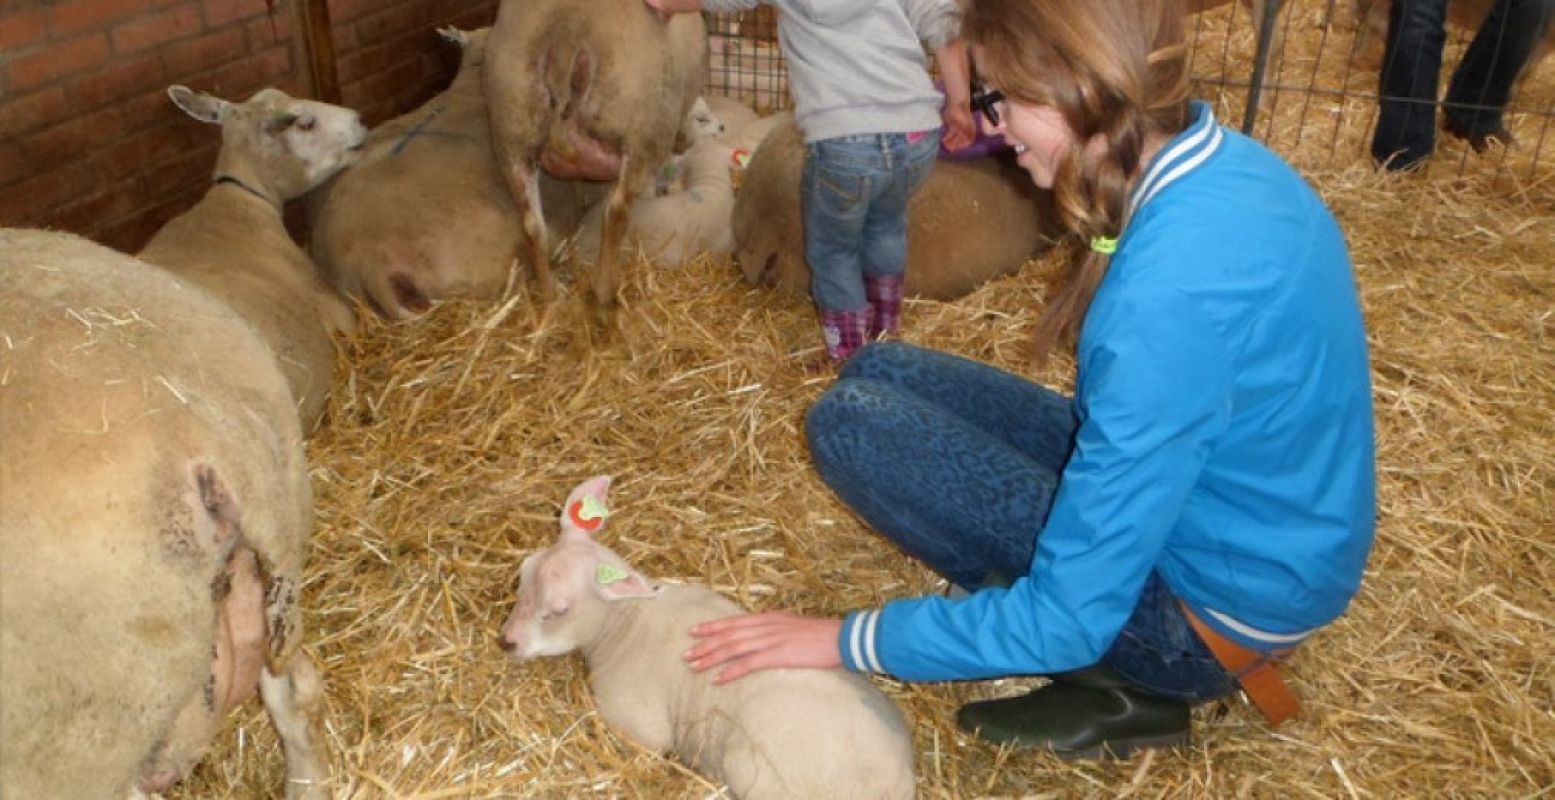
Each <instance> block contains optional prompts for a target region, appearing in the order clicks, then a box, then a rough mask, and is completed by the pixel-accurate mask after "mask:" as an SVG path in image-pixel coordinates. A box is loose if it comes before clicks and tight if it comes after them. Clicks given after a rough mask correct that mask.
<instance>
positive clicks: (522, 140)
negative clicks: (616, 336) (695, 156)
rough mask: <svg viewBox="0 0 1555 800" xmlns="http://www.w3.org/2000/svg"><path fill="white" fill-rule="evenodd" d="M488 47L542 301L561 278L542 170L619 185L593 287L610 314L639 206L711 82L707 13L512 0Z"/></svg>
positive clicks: (602, 1)
mask: <svg viewBox="0 0 1555 800" xmlns="http://www.w3.org/2000/svg"><path fill="white" fill-rule="evenodd" d="M487 50H488V53H487V58H486V65H485V66H486V68H485V91H486V99H487V102H488V106H489V107H488V113H489V114H490V116H491V126H492V135H493V144H494V145H495V149H496V153H497V160H498V163H499V165H500V166H501V169H502V170H503V173H504V175H505V176H506V177H507V180H508V185H509V187H510V188H511V190H512V193H513V196H514V199H515V200H516V202H517V205H518V210H519V217H520V218H521V219H522V220H523V232H524V235H525V237H526V238H527V241H528V247H529V259H528V261H529V264H530V266H531V267H532V268H533V269H534V272H535V280H536V284H537V288H538V292H539V295H540V296H541V297H542V298H549V297H551V296H553V295H554V292H555V281H554V278H553V277H552V275H551V267H550V253H549V251H548V248H547V246H546V234H545V223H544V214H543V209H542V207H541V205H540V202H541V201H540V197H539V176H538V173H539V171H540V170H541V169H544V170H545V171H546V172H548V173H550V174H551V175H553V176H555V177H558V178H564V179H588V180H602V181H613V182H614V186H613V187H612V188H611V191H610V195H609V197H608V199H607V200H606V201H605V202H606V203H607V204H608V205H607V206H606V209H605V216H604V224H603V226H602V230H601V236H600V241H601V244H600V249H599V258H598V260H597V263H596V265H595V267H594V269H593V270H592V273H593V274H592V276H591V281H590V282H591V284H592V285H591V289H592V296H593V300H594V303H595V307H596V309H597V310H598V311H599V312H601V313H602V314H608V312H609V310H610V309H612V308H613V307H614V305H615V302H616V293H617V291H618V290H619V288H620V283H621V276H620V263H619V262H620V258H619V252H618V251H619V249H620V243H621V237H622V235H623V234H624V233H625V232H626V215H627V207H628V205H629V203H630V201H631V199H632V198H633V197H635V196H637V195H638V194H641V193H642V192H643V191H644V190H645V189H647V188H648V187H650V186H651V185H652V182H653V180H654V174H655V172H656V171H657V170H658V168H659V166H660V165H661V164H663V163H664V161H665V160H666V159H667V158H668V157H669V154H670V151H671V150H672V149H673V146H674V143H675V138H676V134H677V132H678V131H679V130H680V127H681V122H682V120H684V119H685V116H686V112H687V111H689V110H690V108H691V105H692V103H693V102H694V101H695V100H696V97H697V95H698V94H700V92H701V89H702V85H703V83H704V82H705V78H706V75H707V32H706V29H705V27H704V25H703V22H702V17H701V15H698V14H679V15H676V16H674V17H673V18H671V19H670V20H668V21H666V20H664V19H662V18H660V17H659V16H658V15H657V14H656V13H654V12H653V11H652V10H650V9H649V8H648V7H647V6H646V5H644V4H643V3H642V2H641V0H503V3H502V5H501V7H500V8H499V10H498V12H497V22H496V25H495V26H494V27H493V29H492V33H491V38H490V40H489V42H488V45H487Z"/></svg>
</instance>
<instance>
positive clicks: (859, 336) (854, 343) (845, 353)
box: [821, 308, 873, 365]
mask: <svg viewBox="0 0 1555 800" xmlns="http://www.w3.org/2000/svg"><path fill="white" fill-rule="evenodd" d="M872 317H873V315H872V314H871V313H870V310H869V309H867V308H864V309H859V310H858V311H822V312H821V337H822V338H823V339H824V340H825V342H826V357H827V358H828V359H830V361H831V362H832V364H834V365H835V364H841V363H842V362H844V361H847V360H848V357H849V356H851V355H853V351H855V350H857V349H859V348H860V347H863V346H864V335H865V334H866V333H867V332H868V329H869V321H870V319H872Z"/></svg>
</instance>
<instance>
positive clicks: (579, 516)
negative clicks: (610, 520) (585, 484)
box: [567, 495, 610, 533]
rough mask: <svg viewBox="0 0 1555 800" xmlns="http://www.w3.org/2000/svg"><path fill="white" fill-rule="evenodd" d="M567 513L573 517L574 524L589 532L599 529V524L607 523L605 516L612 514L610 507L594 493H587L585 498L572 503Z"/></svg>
mask: <svg viewBox="0 0 1555 800" xmlns="http://www.w3.org/2000/svg"><path fill="white" fill-rule="evenodd" d="M567 515H568V516H570V517H572V524H574V525H576V526H578V527H579V528H582V529H583V530H585V531H588V532H589V533H593V532H594V531H597V530H599V526H601V525H603V524H605V517H608V516H610V509H608V508H606V507H605V504H604V503H602V502H600V501H599V498H597V497H594V496H592V495H585V496H584V497H583V499H581V500H578V501H577V502H575V503H573V504H572V507H571V508H569V509H567Z"/></svg>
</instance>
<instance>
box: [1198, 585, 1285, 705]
mask: <svg viewBox="0 0 1555 800" xmlns="http://www.w3.org/2000/svg"><path fill="white" fill-rule="evenodd" d="M1178 604H1179V605H1181V606H1182V612H1183V614H1184V615H1186V616H1187V617H1188V624H1190V625H1192V626H1193V630H1194V632H1195V633H1197V634H1198V635H1199V638H1200V639H1203V640H1204V644H1206V645H1208V646H1209V649H1210V652H1212V653H1214V654H1215V660H1216V661H1219V662H1220V665H1221V666H1222V667H1225V668H1226V672H1229V673H1231V677H1233V678H1236V682H1237V683H1239V684H1241V685H1242V691H1244V692H1246V693H1247V697H1248V699H1250V700H1252V701H1253V705H1256V706H1258V710H1259V711H1262V712H1263V716H1264V718H1265V719H1267V720H1269V724H1270V725H1278V724H1280V723H1281V722H1284V721H1285V720H1287V719H1290V718H1291V717H1294V716H1296V715H1297V714H1299V713H1301V701H1300V700H1297V699H1296V693H1295V692H1292V691H1291V690H1290V686H1288V685H1286V683H1285V678H1283V677H1281V675H1280V670H1279V666H1278V662H1279V661H1280V659H1283V658H1285V657H1286V656H1288V655H1290V654H1291V652H1292V651H1294V650H1295V648H1293V647H1291V648H1285V649H1283V650H1271V651H1269V652H1260V651H1257V650H1253V649H1251V648H1247V647H1243V646H1242V645H1239V644H1237V643H1236V642H1233V641H1231V640H1230V639H1227V638H1226V637H1224V636H1222V635H1221V634H1220V633H1219V632H1218V631H1216V630H1215V629H1214V628H1211V627H1210V626H1208V625H1206V624H1204V620H1202V619H1199V616H1198V615H1197V614H1195V613H1193V609H1191V608H1188V604H1187V603H1183V602H1182V601H1180V600H1179V601H1178Z"/></svg>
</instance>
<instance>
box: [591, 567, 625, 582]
mask: <svg viewBox="0 0 1555 800" xmlns="http://www.w3.org/2000/svg"><path fill="white" fill-rule="evenodd" d="M630 577H632V575H631V573H629V572H627V571H626V570H624V569H621V568H620V567H618V566H615V565H614V564H600V565H599V568H598V569H596V570H594V582H595V583H598V584H599V585H600V586H609V585H610V584H612V583H618V582H620V581H624V580H626V579H627V578H630Z"/></svg>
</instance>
